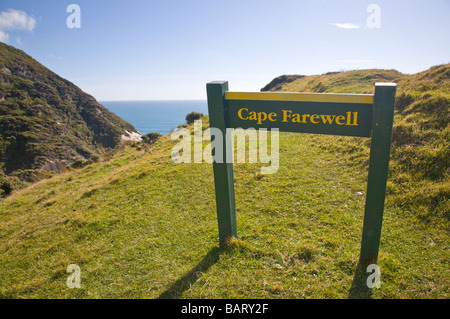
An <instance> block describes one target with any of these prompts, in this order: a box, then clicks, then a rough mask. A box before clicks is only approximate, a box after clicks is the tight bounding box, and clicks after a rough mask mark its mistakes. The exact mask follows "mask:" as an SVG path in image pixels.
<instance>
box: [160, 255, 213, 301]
mask: <svg viewBox="0 0 450 319" xmlns="http://www.w3.org/2000/svg"><path fill="white" fill-rule="evenodd" d="M219 253H220V249H219V248H218V247H214V248H213V249H211V250H210V251H209V252H208V253H207V254H206V256H205V257H204V258H203V259H202V260H201V261H200V262H199V263H198V264H197V265H196V266H195V267H194V268H193V269H192V270H191V271H189V272H188V273H187V274H185V275H184V276H183V277H181V278H180V279H178V280H177V281H176V282H175V283H174V284H173V285H172V286H170V287H169V288H168V289H167V290H166V291H164V292H163V293H162V294H161V295H159V297H158V298H157V299H177V298H179V297H180V296H181V294H182V293H183V292H184V291H186V290H187V289H189V287H190V286H192V285H193V284H194V283H195V282H196V281H197V280H198V279H199V278H200V277H201V275H202V274H203V273H205V272H206V271H208V269H209V268H210V267H211V266H212V265H214V264H215V263H216V262H217V261H218V260H219Z"/></svg>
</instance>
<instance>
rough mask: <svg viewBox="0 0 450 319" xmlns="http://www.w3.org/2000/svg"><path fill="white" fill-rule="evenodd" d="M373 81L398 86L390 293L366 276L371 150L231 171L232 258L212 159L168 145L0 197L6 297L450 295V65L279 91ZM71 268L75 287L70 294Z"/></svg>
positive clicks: (385, 260) (351, 141)
mask: <svg viewBox="0 0 450 319" xmlns="http://www.w3.org/2000/svg"><path fill="white" fill-rule="evenodd" d="M371 81H396V82H397V83H398V89H397V100H396V111H395V118H394V128H393V139H392V151H391V161H390V170H389V177H388V183H387V192H386V193H387V194H386V205H385V210H384V219H383V228H382V234H381V245H380V254H379V258H378V265H379V267H380V269H381V287H380V288H373V289H369V288H368V287H367V285H366V281H365V278H366V277H367V275H368V274H367V272H366V269H364V268H363V267H360V266H359V265H358V259H359V253H360V241H361V235H362V225H363V213H364V205H365V192H366V186H367V185H366V181H367V171H368V159H369V141H370V140H369V139H365V138H352V137H339V136H326V135H309V134H295V133H280V139H279V141H280V158H279V170H278V172H277V173H275V174H272V175H261V174H260V167H261V164H234V178H235V195H236V214H237V228H238V238H236V239H233V240H232V241H230V242H229V244H228V245H227V246H226V247H223V248H219V247H218V229H217V218H216V205H215V194H214V180H213V169H212V164H208V163H190V164H175V163H174V162H172V159H171V150H172V147H173V146H174V145H175V143H176V141H172V140H171V139H170V136H165V137H163V138H161V139H159V140H158V141H157V142H156V143H155V144H152V145H151V146H150V147H149V149H148V151H145V150H144V148H142V146H141V145H131V146H125V147H123V148H122V149H121V150H119V151H118V152H117V153H116V154H115V155H112V156H109V157H107V158H103V159H102V160H100V161H99V162H96V163H91V164H89V165H87V166H84V167H82V168H79V169H69V170H68V171H66V172H65V173H62V174H60V175H55V176H53V177H51V178H48V179H44V180H41V181H40V182H37V183H35V184H33V185H31V186H28V187H27V188H24V189H22V190H16V191H14V192H13V194H12V195H10V196H9V197H7V198H4V199H0V256H1V259H0V269H1V271H0V296H1V297H3V298H319V299H322V298H339V299H341V298H342V299H344V298H376V299H382V298H420V299H424V298H436V299H446V298H449V291H450V267H449V262H450V252H449V238H450V237H449V230H450V224H449V220H450V204H449V197H450V182H449V179H448V176H449V167H450V165H449V158H450V148H449V143H448V141H449V133H450V124H449V123H450V119H449V116H450V112H448V110H449V109H448V106H449V105H450V91H449V87H450V65H449V64H447V65H442V66H436V67H433V68H430V69H429V70H427V71H424V72H422V73H418V74H416V75H402V74H400V73H398V72H396V71H392V70H361V71H349V72H343V73H332V74H326V75H322V76H311V77H302V78H299V79H298V80H295V81H291V82H289V83H287V84H286V85H283V84H278V85H277V88H278V89H279V90H282V91H291V92H296V91H321V92H351V93H373V83H371ZM361 83H364V84H361ZM278 89H277V90H278ZM203 126H204V128H206V127H208V122H207V117H205V118H203ZM190 128H191V130H192V126H190ZM205 144H207V143H205ZM71 264H76V265H78V266H79V267H80V270H81V277H80V278H81V288H79V289H77V288H73V289H69V288H68V286H67V279H68V278H69V276H70V275H71V274H70V273H68V272H67V267H68V266H69V265H71Z"/></svg>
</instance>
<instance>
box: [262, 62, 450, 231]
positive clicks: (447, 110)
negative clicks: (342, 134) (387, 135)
mask: <svg viewBox="0 0 450 319" xmlns="http://www.w3.org/2000/svg"><path fill="white" fill-rule="evenodd" d="M296 77H297V78H296ZM293 78H295V80H292V79H293ZM278 79H283V76H281V77H278ZM276 82H277V85H276V86H274V87H273V86H269V87H267V86H266V87H265V88H263V89H262V91H265V90H268V89H269V88H270V89H269V91H284V92H324V93H325V92H334V93H344V92H348V93H361V94H364V93H373V86H374V83H376V82H395V83H397V94H396V105H395V118H394V127H393V136H392V150H391V163H390V172H389V174H390V175H389V182H388V191H389V192H391V193H392V194H394V195H395V198H396V200H397V201H398V203H399V204H401V205H403V206H411V205H412V206H414V205H418V206H420V207H422V208H421V209H422V210H423V211H422V215H423V216H422V217H423V218H424V219H425V220H430V219H433V218H432V217H431V216H433V217H436V216H439V218H438V220H439V221H440V222H444V223H448V221H449V220H450V204H449V201H448V199H449V197H450V184H449V173H450V171H449V167H450V147H449V140H450V64H444V65H438V66H434V67H431V68H430V69H428V70H426V71H423V72H419V73H417V74H412V75H405V74H401V73H399V72H397V71H395V70H378V69H372V70H355V71H347V72H329V73H326V74H323V75H313V76H306V77H304V76H295V75H291V76H289V79H288V80H287V81H284V82H283V81H276ZM368 143H369V141H368V140H361V139H356V138H354V139H351V140H350V141H348V142H346V143H341V144H338V145H332V144H330V143H325V144H322V145H321V146H320V147H324V148H328V149H339V150H340V151H341V152H345V153H348V152H351V153H353V156H354V157H359V158H361V160H362V161H363V163H366V162H365V159H367V157H366V156H365V155H367V152H368V147H369V144H368Z"/></svg>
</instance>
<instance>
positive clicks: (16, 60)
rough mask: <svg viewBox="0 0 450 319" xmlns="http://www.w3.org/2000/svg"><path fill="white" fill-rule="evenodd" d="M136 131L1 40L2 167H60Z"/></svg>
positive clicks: (6, 170) (5, 170)
mask: <svg viewBox="0 0 450 319" xmlns="http://www.w3.org/2000/svg"><path fill="white" fill-rule="evenodd" d="M136 132H137V131H136V129H135V128H134V127H133V126H132V125H131V124H129V123H127V122H126V121H124V120H122V119H121V118H119V117H118V116H116V115H115V114H113V113H112V112H110V111H109V110H107V109H106V108H105V107H103V106H102V105H101V104H99V103H98V102H97V101H96V100H95V99H94V98H93V97H92V96H90V95H88V94H86V93H84V92H83V91H82V90H81V89H80V88H78V87H77V86H75V85H74V84H72V83H71V82H69V81H67V80H65V79H63V78H61V77H60V76H58V75H57V74H55V73H54V72H52V71H50V70H49V69H47V68H46V67H45V66H43V65H42V64H40V63H39V62H37V61H36V60H34V59H33V58H32V57H30V56H29V55H27V54H26V53H24V52H23V51H21V50H18V49H16V48H14V47H12V46H9V45H6V44H4V43H0V171H1V172H3V173H6V174H9V173H14V172H18V171H23V170H30V169H44V170H53V171H58V170H60V169H61V167H62V166H63V165H65V164H70V163H71V162H73V161H75V160H77V159H90V158H93V157H96V156H98V155H99V154H102V153H103V152H105V151H107V150H108V149H113V148H115V147H116V146H117V145H118V144H119V142H120V141H121V139H122V138H123V137H125V138H127V137H129V136H130V134H131V133H136Z"/></svg>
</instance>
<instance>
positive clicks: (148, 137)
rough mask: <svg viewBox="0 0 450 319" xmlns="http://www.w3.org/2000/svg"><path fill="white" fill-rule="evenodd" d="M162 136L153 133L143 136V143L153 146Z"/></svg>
mask: <svg viewBox="0 0 450 319" xmlns="http://www.w3.org/2000/svg"><path fill="white" fill-rule="evenodd" d="M161 136H162V134H160V133H156V132H151V133H148V134H145V135H142V142H144V143H145V144H152V143H154V142H156V141H157V140H158V139H159V138H160V137H161Z"/></svg>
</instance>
